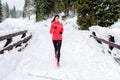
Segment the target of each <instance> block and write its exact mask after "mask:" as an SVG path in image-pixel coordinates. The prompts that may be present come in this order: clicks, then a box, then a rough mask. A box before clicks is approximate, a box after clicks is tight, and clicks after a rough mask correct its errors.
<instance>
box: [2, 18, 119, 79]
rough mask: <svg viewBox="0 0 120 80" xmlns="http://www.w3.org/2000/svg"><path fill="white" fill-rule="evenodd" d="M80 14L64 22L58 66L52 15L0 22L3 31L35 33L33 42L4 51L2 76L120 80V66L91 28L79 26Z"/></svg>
mask: <svg viewBox="0 0 120 80" xmlns="http://www.w3.org/2000/svg"><path fill="white" fill-rule="evenodd" d="M75 21H76V17H75V18H71V19H69V20H66V21H62V22H63V25H64V33H63V42H62V49H61V61H60V62H61V66H60V67H59V68H58V67H56V60H55V58H54V48H53V44H52V40H51V35H50V34H49V28H50V22H51V19H48V20H46V21H42V22H39V23H34V19H33V20H31V21H29V20H27V19H7V20H5V21H4V22H3V23H1V24H0V35H5V34H8V33H11V32H16V31H20V30H24V29H27V30H28V31H29V32H30V33H31V34H32V35H33V37H32V39H31V40H30V41H29V45H28V46H27V47H26V48H25V49H24V50H23V51H22V52H17V50H16V49H13V50H12V51H9V52H8V51H6V52H5V54H3V55H0V80H120V66H119V65H118V64H117V63H116V62H115V61H114V59H113V57H111V56H110V55H109V54H108V53H107V50H103V47H102V46H101V45H99V44H98V43H97V42H96V41H95V40H94V39H93V38H92V37H90V34H91V32H90V31H86V30H83V31H81V30H79V31H78V30H77V29H76V28H77V25H76V23H75Z"/></svg>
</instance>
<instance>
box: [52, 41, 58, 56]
mask: <svg viewBox="0 0 120 80" xmlns="http://www.w3.org/2000/svg"><path fill="white" fill-rule="evenodd" d="M57 42H58V41H57V40H53V45H54V49H55V55H57V54H58V50H57V49H58V48H57Z"/></svg>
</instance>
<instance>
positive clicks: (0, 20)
mask: <svg viewBox="0 0 120 80" xmlns="http://www.w3.org/2000/svg"><path fill="white" fill-rule="evenodd" d="M0 22H2V4H1V0H0Z"/></svg>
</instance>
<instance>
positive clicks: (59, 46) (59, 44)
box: [57, 40, 62, 62]
mask: <svg viewBox="0 0 120 80" xmlns="http://www.w3.org/2000/svg"><path fill="white" fill-rule="evenodd" d="M57 43H58V60H57V62H59V61H60V49H61V44H62V40H58V42H57Z"/></svg>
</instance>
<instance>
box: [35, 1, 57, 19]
mask: <svg viewBox="0 0 120 80" xmlns="http://www.w3.org/2000/svg"><path fill="white" fill-rule="evenodd" d="M34 4H35V13H36V21H40V20H44V19H47V18H48V17H49V15H50V14H51V12H52V11H53V9H54V5H55V0H34Z"/></svg>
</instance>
